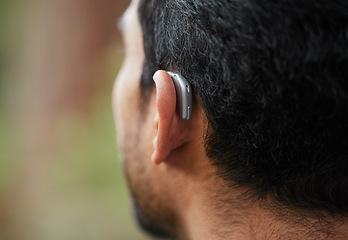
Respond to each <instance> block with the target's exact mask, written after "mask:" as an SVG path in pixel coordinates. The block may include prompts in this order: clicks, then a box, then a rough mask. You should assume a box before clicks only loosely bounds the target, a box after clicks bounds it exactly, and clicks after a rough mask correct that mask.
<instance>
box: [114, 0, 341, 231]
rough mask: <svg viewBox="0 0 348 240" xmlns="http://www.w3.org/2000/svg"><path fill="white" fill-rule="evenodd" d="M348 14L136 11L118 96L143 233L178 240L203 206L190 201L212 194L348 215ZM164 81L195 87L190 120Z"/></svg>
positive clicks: (330, 10) (244, 6)
mask: <svg viewBox="0 0 348 240" xmlns="http://www.w3.org/2000/svg"><path fill="white" fill-rule="evenodd" d="M347 9H348V4H347V2H346V1H344V0H342V1H315V2H313V1H290V0H282V1H270V0H261V1H249V0H248V1H245V0H243V1H242V0H235V1H228V0H221V1H206V0H185V1H183V0H171V1H167V0H139V1H133V3H132V5H131V7H130V8H129V10H128V12H127V13H126V15H125V18H124V20H125V21H124V22H127V24H128V25H127V26H126V27H125V29H126V30H125V31H126V34H124V36H125V37H124V38H125V44H126V59H125V62H124V66H123V69H122V71H121V73H120V75H119V77H118V83H117V84H116V85H115V86H116V87H115V94H114V96H115V109H116V118H117V124H118V137H119V143H120V144H121V149H122V152H123V158H124V163H125V170H126V174H127V178H128V181H129V184H130V189H131V191H132V194H133V196H134V200H135V205H136V209H137V211H138V217H139V220H140V222H141V224H143V225H144V226H145V227H146V228H147V229H149V230H150V231H152V232H155V233H158V234H162V235H173V236H174V235H178V233H176V231H177V229H183V227H182V226H180V225H182V224H188V223H185V221H184V220H183V219H186V218H185V216H184V214H183V211H189V210H188V209H189V207H191V206H190V204H192V203H196V201H198V200H197V199H194V198H195V197H194V196H191V195H190V194H188V193H189V192H190V191H191V192H192V193H196V192H197V191H198V192H204V191H205V190H206V194H208V193H209V191H210V192H211V195H212V196H211V197H212V199H213V198H216V199H218V198H219V197H222V195H223V199H224V201H220V205H219V206H220V207H221V202H224V203H225V204H226V206H227V205H229V201H230V202H233V200H232V199H234V198H235V197H236V196H237V195H238V194H237V192H238V193H241V192H242V193H245V194H244V195H243V196H248V199H253V200H254V201H262V200H264V199H267V200H268V201H269V200H270V202H272V203H274V204H275V205H282V206H285V207H289V208H291V209H298V211H300V210H304V209H307V210H308V209H311V210H312V212H315V213H316V212H330V213H332V214H334V215H335V214H338V213H340V214H344V213H347V211H348V134H347V133H348V81H347V77H348V74H347V66H348V50H347V49H348V48H347V40H348V39H347V38H348V36H347V22H348V15H347ZM139 23H140V24H139ZM157 70H167V71H173V72H178V73H180V74H181V75H183V76H184V77H185V78H186V79H187V80H188V81H189V82H190V84H191V85H192V88H193V90H194V93H195V99H194V106H193V107H194V112H193V117H192V119H191V120H190V121H188V122H185V123H184V122H181V121H180V119H179V118H178V117H177V116H176V114H175V92H174V91H175V90H174V89H173V84H171V79H170V77H169V75H167V74H166V73H165V72H157V73H156V75H155V77H154V79H153V74H154V73H155V72H156V71H157ZM154 81H155V82H154ZM151 159H152V162H151ZM153 163H155V164H153ZM213 184H217V186H215V189H214V188H212V187H211V186H212V185H213ZM216 189H219V190H216ZM228 189H229V190H228ZM236 189H238V191H237V190H236ZM214 190H216V191H214ZM197 195H199V194H198V193H197ZM192 199H194V200H192ZM234 203H236V201H235V202H234ZM182 204H187V205H186V206H184V207H183V206H181V205H182ZM209 204H213V203H207V205H209ZM183 231H184V230H183Z"/></svg>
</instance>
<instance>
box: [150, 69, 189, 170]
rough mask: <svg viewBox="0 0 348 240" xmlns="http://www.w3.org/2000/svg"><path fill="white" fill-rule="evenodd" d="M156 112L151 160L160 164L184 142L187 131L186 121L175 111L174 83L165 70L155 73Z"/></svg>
mask: <svg viewBox="0 0 348 240" xmlns="http://www.w3.org/2000/svg"><path fill="white" fill-rule="evenodd" d="M153 79H154V82H155V85H156V105H157V114H156V118H155V120H154V122H155V124H154V126H155V127H156V129H157V131H156V137H155V139H154V141H153V146H154V152H153V155H152V161H153V163H155V164H160V163H162V162H163V161H165V160H166V159H167V158H168V156H169V154H170V153H171V151H172V150H174V149H176V148H178V147H180V145H182V144H183V143H184V142H185V138H186V136H187V133H188V128H187V123H184V122H183V121H181V119H180V118H179V116H178V115H177V113H176V93H175V86H174V83H173V81H172V79H171V77H170V76H169V74H168V73H167V72H166V71H163V70H159V71H157V72H156V73H155V75H154V77H153Z"/></svg>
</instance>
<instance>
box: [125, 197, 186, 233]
mask: <svg viewBox="0 0 348 240" xmlns="http://www.w3.org/2000/svg"><path fill="white" fill-rule="evenodd" d="M131 200H132V207H133V213H134V216H135V218H136V221H137V223H138V225H139V227H140V228H141V229H142V230H144V231H145V232H146V233H148V234H150V235H152V236H153V237H155V238H156V239H168V240H170V239H172V240H176V239H179V238H177V236H176V235H175V234H174V233H173V230H172V229H173V226H172V224H169V223H168V220H169V219H166V218H164V217H161V216H160V215H159V214H158V212H157V211H156V210H153V209H151V207H149V206H146V204H139V202H138V201H137V200H136V199H135V198H134V197H132V199H131Z"/></svg>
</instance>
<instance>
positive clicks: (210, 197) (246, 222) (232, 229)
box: [180, 183, 348, 240]
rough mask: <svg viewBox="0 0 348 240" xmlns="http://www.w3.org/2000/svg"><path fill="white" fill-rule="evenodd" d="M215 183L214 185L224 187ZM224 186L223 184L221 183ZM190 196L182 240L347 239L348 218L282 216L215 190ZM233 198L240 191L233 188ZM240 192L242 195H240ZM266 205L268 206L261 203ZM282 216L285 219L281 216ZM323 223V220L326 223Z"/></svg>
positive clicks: (214, 188) (284, 214)
mask: <svg viewBox="0 0 348 240" xmlns="http://www.w3.org/2000/svg"><path fill="white" fill-rule="evenodd" d="M216 184H217V183H215V184H213V186H221V185H216ZM220 184H221V183H220ZM205 190H206V191H204V190H203V189H201V191H198V192H197V193H200V194H191V196H192V198H191V200H190V204H187V205H186V206H187V208H186V209H185V210H184V212H185V214H184V215H183V219H182V220H183V224H182V225H183V226H185V227H184V229H182V232H181V233H182V234H181V235H182V236H181V238H180V239H185V240H200V239H221V240H223V239H229V240H233V239H238V240H243V239H248V240H249V239H270V240H272V239H277V240H278V239H299V240H300V239H306V240H308V239H347V238H348V230H347V229H348V219H347V218H345V219H344V220H341V221H337V220H335V219H333V218H332V216H331V217H325V216H324V218H322V219H314V218H306V219H305V222H304V220H303V217H299V215H300V214H291V213H290V211H289V210H284V209H283V211H284V212H283V213H281V214H277V215H276V214H275V213H274V211H270V210H268V209H267V208H266V207H262V206H261V204H260V203H259V202H256V201H255V202H251V201H241V200H240V199H237V198H236V197H234V198H233V197H232V198H231V197H229V198H227V197H225V199H221V197H220V196H221V195H222V196H226V195H227V194H225V195H224V194H221V192H222V191H219V193H218V192H217V190H216V187H213V188H210V189H207V188H205ZM230 192H233V193H234V196H240V194H238V193H236V192H238V190H236V189H232V190H231V189H230V190H229V191H228V194H231V193H230ZM239 193H241V192H239ZM262 205H263V206H265V205H266V204H262ZM280 215H282V217H280ZM323 220H324V221H323Z"/></svg>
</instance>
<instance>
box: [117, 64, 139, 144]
mask: <svg viewBox="0 0 348 240" xmlns="http://www.w3.org/2000/svg"><path fill="white" fill-rule="evenodd" d="M139 79H140V73H139V74H137V73H136V71H135V70H134V69H133V70H132V68H130V67H129V64H127V62H126V61H125V63H124V65H123V66H122V69H121V71H120V73H119V74H118V76H117V78H116V81H115V84H114V88H113V97H112V98H113V111H114V115H115V121H116V126H117V134H118V135H119V136H120V137H121V138H123V136H124V135H125V134H127V133H125V131H127V129H128V128H130V127H132V126H134V124H133V121H134V119H135V118H136V115H137V105H138V102H139V99H138V96H139ZM120 140H121V139H120Z"/></svg>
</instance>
